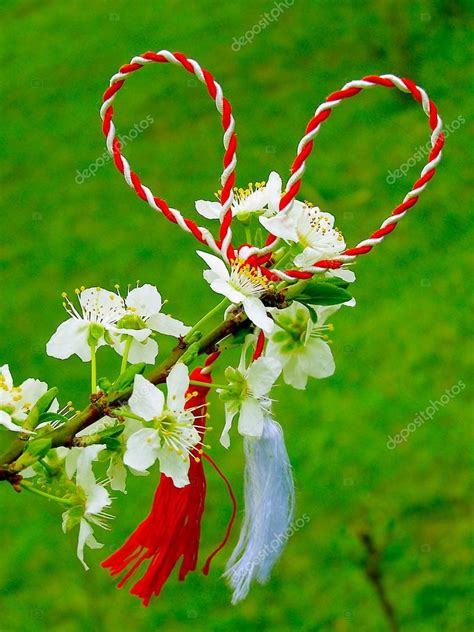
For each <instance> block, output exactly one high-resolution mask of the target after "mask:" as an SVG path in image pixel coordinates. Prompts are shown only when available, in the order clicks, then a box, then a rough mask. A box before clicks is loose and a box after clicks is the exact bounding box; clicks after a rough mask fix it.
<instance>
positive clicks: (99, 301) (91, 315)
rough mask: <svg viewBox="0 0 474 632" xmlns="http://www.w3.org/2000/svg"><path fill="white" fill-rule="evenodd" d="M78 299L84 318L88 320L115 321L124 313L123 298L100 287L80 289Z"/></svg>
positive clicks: (98, 321) (106, 322)
mask: <svg viewBox="0 0 474 632" xmlns="http://www.w3.org/2000/svg"><path fill="white" fill-rule="evenodd" d="M78 299H79V303H80V305H81V308H82V312H83V316H84V319H85V320H88V321H90V322H97V323H101V324H103V325H106V324H108V323H109V324H110V323H116V322H117V321H118V320H120V318H122V316H124V315H125V313H126V310H125V302H124V300H123V298H122V297H121V296H118V294H115V292H109V291H108V290H104V288H101V287H94V288H87V289H86V290H82V292H81V293H80V294H79V296H78Z"/></svg>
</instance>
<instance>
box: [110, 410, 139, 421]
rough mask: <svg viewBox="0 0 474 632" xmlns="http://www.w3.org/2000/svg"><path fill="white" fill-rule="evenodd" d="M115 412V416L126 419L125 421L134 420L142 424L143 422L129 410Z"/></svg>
mask: <svg viewBox="0 0 474 632" xmlns="http://www.w3.org/2000/svg"><path fill="white" fill-rule="evenodd" d="M116 412H117V415H119V416H120V417H127V419H136V420H137V421H141V422H142V423H143V422H144V421H145V420H144V419H143V417H140V415H135V414H134V413H132V412H131V411H129V410H121V409H118V410H117V411H116Z"/></svg>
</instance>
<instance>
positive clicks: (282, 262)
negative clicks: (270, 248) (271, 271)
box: [273, 248, 292, 270]
mask: <svg viewBox="0 0 474 632" xmlns="http://www.w3.org/2000/svg"><path fill="white" fill-rule="evenodd" d="M291 254H292V253H291V249H290V248H288V250H287V251H286V252H285V254H284V255H283V256H282V257H281V258H280V259H279V260H278V261H277V262H276V265H275V266H273V267H274V268H276V269H277V270H281V269H282V266H283V265H285V263H286V262H287V261H288V259H291Z"/></svg>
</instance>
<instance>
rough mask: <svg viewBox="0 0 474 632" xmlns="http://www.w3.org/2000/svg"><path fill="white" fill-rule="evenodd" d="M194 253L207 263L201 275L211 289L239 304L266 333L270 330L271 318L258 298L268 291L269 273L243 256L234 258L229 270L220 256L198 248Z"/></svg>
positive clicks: (271, 327) (271, 325) (271, 326)
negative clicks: (247, 261) (265, 272)
mask: <svg viewBox="0 0 474 632" xmlns="http://www.w3.org/2000/svg"><path fill="white" fill-rule="evenodd" d="M197 254H198V255H199V256H200V257H202V258H203V259H204V261H205V262H206V263H207V265H208V266H209V270H205V271H204V274H203V276H204V278H205V279H206V281H207V282H208V283H209V285H210V286H211V289H212V290H214V292H217V293H218V294H222V295H223V296H225V297H226V298H228V299H229V301H231V302H232V303H234V304H236V305H240V304H242V307H243V309H244V311H245V313H246V314H247V316H248V317H249V319H250V320H251V321H252V322H253V323H254V324H255V325H257V327H260V328H261V329H263V331H264V332H265V333H267V334H268V333H270V332H271V331H272V329H273V321H272V319H271V318H270V317H269V316H268V314H267V308H266V307H265V305H264V304H263V302H262V300H261V297H262V296H263V294H265V292H267V291H268V286H269V279H268V277H266V276H265V275H264V274H263V273H262V272H261V271H260V270H259V269H258V268H255V267H254V266H251V265H250V264H248V263H246V262H245V261H244V260H242V259H238V258H237V259H235V260H234V261H233V263H232V266H231V269H230V271H229V270H228V269H227V267H226V265H225V263H224V262H223V261H222V259H219V258H218V257H216V256H214V255H211V254H208V253H206V252H201V251H199V250H198V251H197Z"/></svg>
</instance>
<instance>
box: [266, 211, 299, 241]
mask: <svg viewBox="0 0 474 632" xmlns="http://www.w3.org/2000/svg"><path fill="white" fill-rule="evenodd" d="M259 220H260V223H261V224H262V226H263V227H264V228H266V229H267V230H268V232H269V233H271V234H272V235H275V237H280V238H281V239H284V240H285V241H298V233H297V232H296V224H295V222H294V219H293V217H292V216H291V214H290V213H278V214H277V215H274V216H273V217H264V216H263V215H262V216H261V217H260V218H259Z"/></svg>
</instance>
